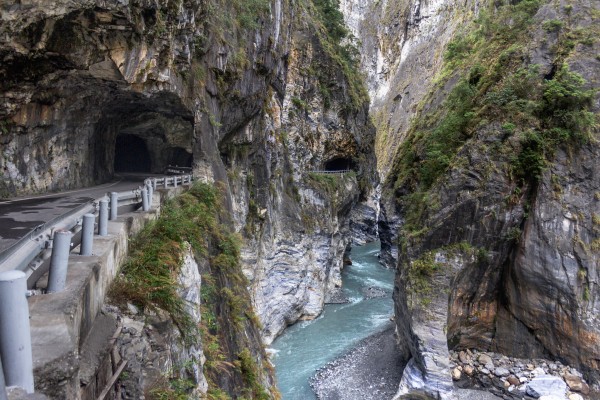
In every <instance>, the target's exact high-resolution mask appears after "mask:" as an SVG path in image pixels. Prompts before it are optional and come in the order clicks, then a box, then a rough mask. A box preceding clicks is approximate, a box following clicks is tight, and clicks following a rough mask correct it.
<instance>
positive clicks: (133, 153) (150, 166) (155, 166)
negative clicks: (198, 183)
mask: <svg viewBox="0 0 600 400" xmlns="http://www.w3.org/2000/svg"><path fill="white" fill-rule="evenodd" d="M157 151H159V152H160V157H158V156H157V155H156V154H155V156H154V157H153V153H157ZM193 159H194V157H193V155H192V153H191V152H189V151H187V150H186V149H184V148H183V147H177V146H170V147H169V146H164V147H163V146H160V148H158V149H154V151H151V150H149V146H148V143H147V140H145V139H144V138H142V137H140V136H137V135H134V134H120V135H118V136H117V138H116V141H115V159H114V171H115V172H117V173H119V172H135V173H139V172H147V173H163V172H164V171H166V170H167V167H169V166H174V167H188V168H191V167H192V164H193Z"/></svg>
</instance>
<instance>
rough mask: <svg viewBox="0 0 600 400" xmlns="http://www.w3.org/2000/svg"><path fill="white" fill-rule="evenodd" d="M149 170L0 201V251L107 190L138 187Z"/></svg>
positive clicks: (100, 195) (98, 196)
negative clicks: (51, 191) (95, 183)
mask: <svg viewBox="0 0 600 400" xmlns="http://www.w3.org/2000/svg"><path fill="white" fill-rule="evenodd" d="M149 176H150V175H149V174H144V175H139V174H123V175H122V176H118V177H117V178H116V180H115V181H114V182H110V183H105V184H102V185H98V186H92V187H89V188H83V189H77V190H71V191H65V192H61V193H53V194H47V195H39V196H31V197H23V198H15V199H10V200H5V201H0V252H2V251H4V250H6V249H7V248H8V247H10V246H11V245H12V244H13V243H15V242H16V241H17V240H19V239H20V238H22V237H23V236H25V235H26V234H27V233H29V232H30V231H31V230H32V229H33V228H35V227H36V226H38V225H40V224H43V223H45V222H48V221H50V220H52V219H53V218H56V217H58V216H60V215H62V214H64V213H66V212H67V211H69V210H71V209H73V208H75V207H77V206H79V205H81V204H83V203H86V202H87V201H89V200H90V199H99V198H101V197H102V196H103V195H105V194H106V193H107V192H124V191H127V190H133V189H137V188H138V187H139V186H141V185H142V184H143V181H144V178H147V177H149Z"/></svg>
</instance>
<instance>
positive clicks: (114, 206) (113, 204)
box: [109, 192, 119, 221]
mask: <svg viewBox="0 0 600 400" xmlns="http://www.w3.org/2000/svg"><path fill="white" fill-rule="evenodd" d="M118 215H119V193H117V192H111V193H110V218H109V219H110V220H111V221H114V220H115V219H117V216H118Z"/></svg>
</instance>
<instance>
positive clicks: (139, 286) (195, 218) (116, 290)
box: [110, 183, 279, 399]
mask: <svg viewBox="0 0 600 400" xmlns="http://www.w3.org/2000/svg"><path fill="white" fill-rule="evenodd" d="M219 198H220V196H219V192H218V190H216V189H215V188H214V187H212V186H211V185H207V184H203V183H196V184H194V186H192V188H191V189H190V190H188V191H187V192H185V193H183V194H182V195H180V196H178V197H177V198H175V199H173V200H171V201H170V202H168V203H167V204H165V205H164V207H163V209H162V214H161V216H160V218H159V219H158V220H157V221H155V222H153V223H150V224H149V225H148V226H147V227H146V228H145V229H144V230H143V231H142V232H141V233H140V234H139V235H138V237H137V238H136V239H135V240H134V242H133V243H132V245H131V251H130V257H129V259H128V260H127V261H126V263H125V264H124V265H123V267H122V269H121V274H120V276H119V277H118V278H117V279H116V280H115V282H114V284H113V286H112V287H111V290H110V296H111V298H112V299H113V301H115V302H116V303H117V304H121V305H124V304H126V303H127V302H131V303H133V304H135V305H137V306H138V307H140V308H142V309H145V310H163V311H166V312H167V313H168V314H169V315H170V316H171V318H172V319H173V321H174V323H175V324H176V325H177V327H178V328H179V330H180V331H181V333H182V336H183V338H184V340H185V341H186V343H197V341H198V340H199V339H200V338H201V340H202V346H203V350H204V354H205V356H206V363H205V365H204V374H205V376H206V378H207V380H208V382H209V392H208V398H209V399H229V398H230V397H229V395H227V394H226V392H225V391H224V390H223V388H221V387H220V384H222V383H223V382H224V381H223V379H222V376H223V374H226V375H227V376H228V377H230V378H231V379H232V380H233V381H237V382H243V384H242V385H241V387H240V388H238V390H239V392H240V393H237V394H236V393H233V395H234V397H235V398H240V399H243V398H247V399H278V398H279V394H278V393H277V392H276V389H274V388H271V389H272V390H273V392H271V393H269V392H267V391H266V390H265V389H264V388H263V387H262V385H261V377H262V376H265V371H267V370H269V369H270V365H269V363H268V361H267V358H266V355H265V354H264V351H263V349H261V348H260V343H253V342H251V341H250V339H249V335H248V332H255V336H256V330H257V329H258V319H257V318H256V316H255V315H254V311H253V310H252V307H251V301H250V297H249V295H248V292H247V290H246V287H247V284H248V282H247V281H246V278H245V277H244V275H243V273H242V271H241V266H240V258H239V257H240V246H241V238H240V236H239V235H238V234H235V233H233V232H232V231H230V230H229V229H228V226H227V224H223V223H222V221H226V215H225V214H224V211H223V209H222V207H221V204H220V200H219ZM185 243H189V244H190V245H191V247H192V251H193V253H194V255H195V257H196V259H200V260H201V259H205V260H207V267H205V268H204V269H207V271H204V272H203V274H202V288H201V290H202V292H201V298H202V305H201V315H202V318H201V324H200V326H196V325H195V324H194V322H193V321H192V320H191V318H190V317H189V315H188V314H187V313H186V311H185V303H184V300H183V299H181V298H180V297H179V296H178V295H177V288H178V283H177V277H178V274H179V271H180V268H181V261H182V257H183V254H184V251H185V247H186V245H185ZM256 346H259V347H258V348H256ZM253 348H254V350H252V349H253ZM240 354H241V355H243V357H244V359H243V360H242V361H240V357H241V356H240ZM256 360H260V363H257V361H256ZM236 376H237V377H238V378H236ZM169 378H170V380H169V382H168V384H163V385H160V386H159V387H158V388H155V389H153V390H152V391H151V393H150V395H151V396H152V398H154V399H166V398H169V399H184V398H187V397H186V394H187V393H188V390H189V389H190V386H189V382H187V381H186V380H184V379H181V377H178V376H172V377H169ZM242 394H243V395H242Z"/></svg>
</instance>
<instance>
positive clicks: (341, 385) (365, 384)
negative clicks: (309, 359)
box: [310, 323, 404, 400]
mask: <svg viewBox="0 0 600 400" xmlns="http://www.w3.org/2000/svg"><path fill="white" fill-rule="evenodd" d="M399 354H400V353H399V352H398V351H397V349H396V339H395V338H394V327H393V325H392V323H389V324H387V325H386V327H385V329H384V330H382V331H380V332H378V333H376V334H374V335H371V336H369V337H368V338H366V339H364V340H362V341H361V342H360V343H359V344H358V345H357V346H356V347H354V348H353V349H352V350H350V351H349V352H348V353H346V354H345V355H343V356H341V357H340V358H338V359H336V360H334V361H332V362H330V363H329V364H327V365H325V366H324V367H323V368H320V369H319V370H318V371H317V372H316V374H315V375H314V376H313V377H312V378H311V382H310V386H311V387H312V388H313V390H314V391H315V393H316V394H317V398H319V399H327V400H342V399H343V400H382V399H391V398H392V397H393V396H394V394H396V391H397V390H398V382H399V381H400V377H401V376H402V370H403V369H404V365H402V361H401V359H400V357H399Z"/></svg>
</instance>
